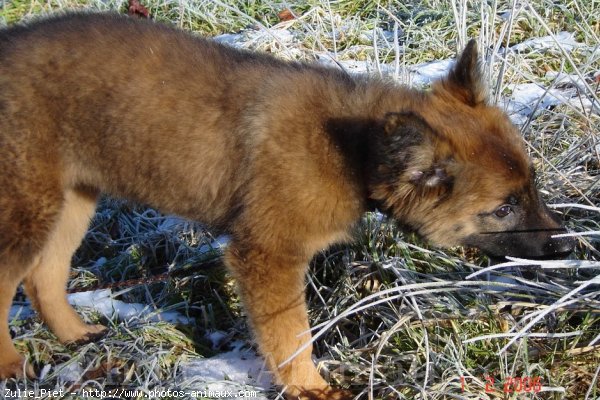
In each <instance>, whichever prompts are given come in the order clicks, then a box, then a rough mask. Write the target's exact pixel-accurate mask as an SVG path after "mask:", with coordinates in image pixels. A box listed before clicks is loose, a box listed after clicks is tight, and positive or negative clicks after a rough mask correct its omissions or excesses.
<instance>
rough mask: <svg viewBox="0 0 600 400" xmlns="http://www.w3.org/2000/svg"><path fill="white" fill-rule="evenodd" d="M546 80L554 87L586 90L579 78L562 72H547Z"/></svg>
mask: <svg viewBox="0 0 600 400" xmlns="http://www.w3.org/2000/svg"><path fill="white" fill-rule="evenodd" d="M546 78H548V79H551V80H553V81H554V85H555V86H556V87H559V88H560V87H576V88H578V89H579V90H586V84H585V82H584V81H583V79H581V78H580V77H579V76H577V75H575V74H565V73H562V72H556V71H548V72H546Z"/></svg>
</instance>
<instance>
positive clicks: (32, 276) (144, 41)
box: [0, 14, 571, 399]
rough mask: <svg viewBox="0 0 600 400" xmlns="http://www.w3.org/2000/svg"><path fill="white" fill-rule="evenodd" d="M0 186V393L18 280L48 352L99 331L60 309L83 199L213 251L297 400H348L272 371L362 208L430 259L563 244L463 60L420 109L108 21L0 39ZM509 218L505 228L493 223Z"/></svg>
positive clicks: (99, 18) (303, 324) (299, 375)
mask: <svg viewBox="0 0 600 400" xmlns="http://www.w3.org/2000/svg"><path fill="white" fill-rule="evenodd" d="M0 169H1V170H2V174H1V175H0V282H1V285H2V286H1V292H0V377H8V376H14V375H22V374H23V373H26V374H29V375H31V374H33V371H32V370H31V368H30V367H27V368H25V369H24V368H23V361H22V358H21V356H20V355H19V354H17V352H16V351H15V349H14V347H13V345H12V343H11V340H10V336H9V333H8V327H7V313H8V309H9V306H10V303H11V300H12V296H13V295H14V293H15V290H16V288H17V285H18V284H19V283H20V282H22V281H23V282H24V283H25V288H26V291H27V294H28V295H29V296H30V298H31V300H32V303H33V305H34V306H35V307H36V309H37V310H38V311H39V312H40V314H41V316H42V318H43V319H44V321H45V322H46V323H47V324H48V325H49V327H50V328H51V329H52V330H53V332H54V333H55V334H56V335H57V336H58V338H59V339H60V340H62V341H64V342H72V341H77V340H81V339H86V338H90V337H93V336H94V335H96V334H98V333H99V332H100V331H101V327H98V326H88V325H85V324H84V323H83V322H82V321H81V320H80V319H79V317H78V316H77V315H76V314H75V312H74V311H73V309H72V308H71V307H70V305H69V304H68V303H67V302H66V300H65V283H66V279H67V276H68V268H69V259H70V257H71V254H72V253H73V251H74V250H75V248H76V247H77V245H78V243H79V241H80V240H81V238H82V236H83V234H84V232H85V229H86V227H87V225H88V222H89V218H90V216H91V215H92V213H93V209H94V205H95V201H96V198H97V196H98V194H99V193H100V192H104V193H108V194H110V195H113V196H120V197H126V198H129V199H132V200H135V201H139V202H142V203H145V204H149V205H151V206H153V207H157V208H159V209H161V210H162V211H164V212H168V213H175V214H179V215H181V216H184V217H188V218H191V219H195V220H198V221H202V222H205V223H207V224H210V225H212V226H215V227H217V228H220V229H223V230H225V231H227V232H229V233H230V234H231V237H232V239H231V243H230V245H229V247H228V250H227V253H226V256H225V263H226V265H227V266H228V268H229V269H230V270H231V272H232V273H233V274H234V276H235V277H236V278H237V281H238V283H239V286H240V292H241V295H242V298H243V301H244V304H245V307H246V308H247V310H248V315H249V319H250V322H251V324H252V326H253V329H254V332H255V334H256V338H257V341H258V344H259V346H260V350H261V352H262V353H263V354H264V355H265V356H266V358H267V360H268V363H269V366H270V368H271V369H272V370H273V371H274V372H275V377H276V380H277V382H278V383H279V384H281V385H285V386H287V393H288V394H289V395H290V396H301V397H304V398H309V397H310V398H319V399H333V398H344V397H347V394H346V393H344V392H342V391H338V390H335V389H332V388H330V387H329V386H328V385H327V384H326V382H325V381H324V380H323V379H322V378H321V377H320V375H319V374H318V372H317V370H316V369H315V367H314V365H313V363H312V361H311V357H310V355H311V348H308V349H307V350H305V351H304V352H302V353H301V354H300V355H299V356H298V357H296V358H295V359H293V360H292V361H291V362H290V363H288V364H286V365H285V366H283V367H281V368H279V367H278V366H279V365H280V364H281V363H282V362H283V361H284V360H286V359H287V358H288V357H289V356H290V355H291V354H293V353H294V352H295V351H296V349H298V348H299V346H301V345H302V344H303V343H305V342H306V341H307V340H309V339H310V335H308V334H305V335H303V336H298V335H299V334H300V333H301V332H305V331H306V330H307V329H308V328H309V325H308V319H307V315H306V305H305V300H304V274H305V271H306V265H307V262H308V261H309V260H310V258H311V257H312V256H313V254H314V253H315V252H316V251H318V250H319V249H322V248H325V247H327V246H328V245H330V244H331V243H333V242H339V241H343V240H347V239H348V238H349V232H350V230H351V226H352V225H353V224H354V223H355V222H356V221H357V220H358V219H359V218H360V216H361V214H362V213H364V212H365V211H366V210H367V209H369V207H370V206H371V205H375V206H377V207H378V208H380V209H381V210H383V211H385V212H387V213H389V214H390V215H391V216H393V217H395V218H397V219H398V220H399V221H400V222H402V223H404V224H406V225H407V226H410V227H412V228H413V229H415V230H417V231H418V232H419V233H420V234H422V235H423V236H425V237H427V238H429V239H431V240H432V241H433V242H435V243H437V244H439V245H457V244H473V245H477V246H479V247H482V248H483V249H484V250H487V251H489V252H490V253H492V254H494V255H504V254H512V253H511V251H512V250H511V249H516V250H514V252H515V255H522V254H521V253H523V252H527V251H531V252H532V254H531V255H533V256H544V255H548V254H550V255H554V254H559V253H564V252H566V251H568V250H569V247H570V246H571V244H570V242H569V243H567V242H566V241H564V240H563V241H558V240H555V241H552V240H551V239H550V238H549V233H548V231H552V232H555V231H556V230H561V229H562V227H561V225H560V223H559V222H557V221H555V219H554V218H553V217H552V216H551V215H550V214H549V213H548V210H547V209H545V206H544V205H543V203H542V202H540V200H539V196H538V194H537V191H536V190H535V188H534V187H533V183H532V176H531V171H530V167H529V160H528V158H527V155H526V153H525V151H524V149H523V145H522V142H521V139H520V138H519V135H518V132H517V130H516V129H515V128H514V127H513V126H512V125H511V124H510V122H509V120H508V119H507V118H506V116H505V115H504V114H503V113H502V112H501V111H500V110H498V109H497V108H495V107H491V106H489V105H487V104H486V102H485V87H484V85H483V83H482V80H481V77H480V72H479V68H478V66H477V51H476V48H475V46H474V45H473V43H471V44H470V45H469V47H468V48H467V50H465V52H464V53H463V56H462V57H461V58H460V60H459V61H458V62H457V65H456V66H455V67H454V69H453V70H452V71H451V73H450V74H449V75H448V77H447V78H446V79H444V80H442V81H440V82H438V83H436V84H435V85H434V87H433V90H432V91H430V92H420V91H416V90H413V89H409V88H406V87H399V86H396V85H394V84H391V83H386V82H383V81H380V80H377V79H368V78H360V77H350V76H348V75H347V74H345V73H343V72H341V71H339V70H333V69H326V68H322V67H318V66H311V65H305V64H299V63H287V62H282V61H279V60H276V59H274V58H272V57H269V56H267V55H260V54H253V53H249V52H242V51H238V50H234V49H231V48H228V47H225V46H222V45H219V44H216V43H214V42H211V41H207V40H204V39H201V38H197V37H194V36H192V35H189V34H186V33H183V32H180V31H177V30H174V29H171V28H168V27H165V26H162V25H158V24H154V23H152V22H147V21H138V20H133V19H128V18H124V17H120V16H116V15H85V14H79V15H68V16H63V17H58V18H53V19H48V20H44V21H39V22H36V23H33V24H31V25H30V26H21V27H14V28H10V29H7V30H4V31H2V32H0ZM515 197H516V198H518V201H517V202H516V203H514V204H513V202H512V201H513V198H515ZM507 199H509V200H507ZM508 201H510V202H511V203H510V204H511V207H512V209H511V211H512V212H511V216H509V217H510V218H499V217H497V216H494V211H495V210H496V209H498V207H500V206H502V205H505V204H507V202H508ZM513 215H514V218H513V217H512V216H513ZM511 218H512V219H511ZM507 221H508V222H507ZM532 221H535V222H532ZM488 228H493V229H492V230H489V231H486V229H488ZM525 231H527V232H529V233H530V234H531V232H534V235H537V236H535V240H533V241H532V242H535V247H532V248H531V249H520V248H518V244H515V243H516V242H515V241H511V239H510V238H511V237H512V236H510V235H508V236H507V233H506V232H512V233H514V232H517V234H518V235H523V234H525V233H523V232H525ZM486 234H487V236H486ZM548 243H550V247H551V248H552V249H551V251H550V250H548V249H547V248H546V249H545V250H543V249H542V248H544V246H546V247H548ZM515 246H516V247H515ZM533 253H535V254H533Z"/></svg>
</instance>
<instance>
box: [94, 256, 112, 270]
mask: <svg viewBox="0 0 600 400" xmlns="http://www.w3.org/2000/svg"><path fill="white" fill-rule="evenodd" d="M107 261H108V260H107V259H106V257H100V258H99V259H97V260H96V261H94V265H92V266H91V269H92V270H94V269H99V268H102V267H103V266H104V264H106V262H107Z"/></svg>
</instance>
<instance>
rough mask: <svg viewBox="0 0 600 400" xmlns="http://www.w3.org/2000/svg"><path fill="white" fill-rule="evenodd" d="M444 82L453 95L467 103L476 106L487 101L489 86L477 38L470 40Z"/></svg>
mask: <svg viewBox="0 0 600 400" xmlns="http://www.w3.org/2000/svg"><path fill="white" fill-rule="evenodd" d="M442 82H443V85H444V87H445V88H446V89H447V90H448V91H449V92H450V93H451V94H452V95H454V96H455V97H458V98H459V99H460V100H461V101H463V102H464V103H465V104H468V105H470V106H476V105H478V104H484V103H485V102H486V100H487V96H488V88H487V85H486V83H485V77H484V74H483V70H482V68H481V64H480V60H479V53H478V51H477V42H476V41H475V39H471V40H470V41H469V43H468V44H467V47H465V49H464V50H463V52H462V54H461V55H460V56H459V57H458V58H457V60H456V62H455V64H454V65H453V66H452V68H451V69H450V72H449V73H448V76H447V77H446V78H445V79H444V80H443V81H442Z"/></svg>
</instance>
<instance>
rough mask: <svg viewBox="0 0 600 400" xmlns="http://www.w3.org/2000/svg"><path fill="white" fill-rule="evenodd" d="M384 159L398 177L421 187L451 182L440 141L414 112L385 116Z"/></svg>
mask: <svg viewBox="0 0 600 400" xmlns="http://www.w3.org/2000/svg"><path fill="white" fill-rule="evenodd" d="M384 132H385V136H386V139H387V140H385V143H384V146H385V149H386V155H385V160H386V162H387V164H388V165H387V166H388V168H389V169H390V170H392V171H394V173H395V174H396V178H400V181H402V182H404V183H409V184H411V185H414V186H417V187H421V188H424V189H426V188H436V187H446V186H447V185H448V184H449V183H451V182H452V177H451V176H450V174H449V171H448V169H447V167H448V164H449V159H448V157H446V156H445V155H444V153H445V151H444V147H445V144H444V143H443V142H444V141H443V140H441V138H440V137H439V135H437V133H436V132H435V131H434V130H433V129H432V128H431V127H430V126H429V124H428V123H427V122H426V121H425V120H424V119H423V118H421V117H420V116H419V115H417V114H415V113H389V114H387V115H386V116H385V124H384Z"/></svg>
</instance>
